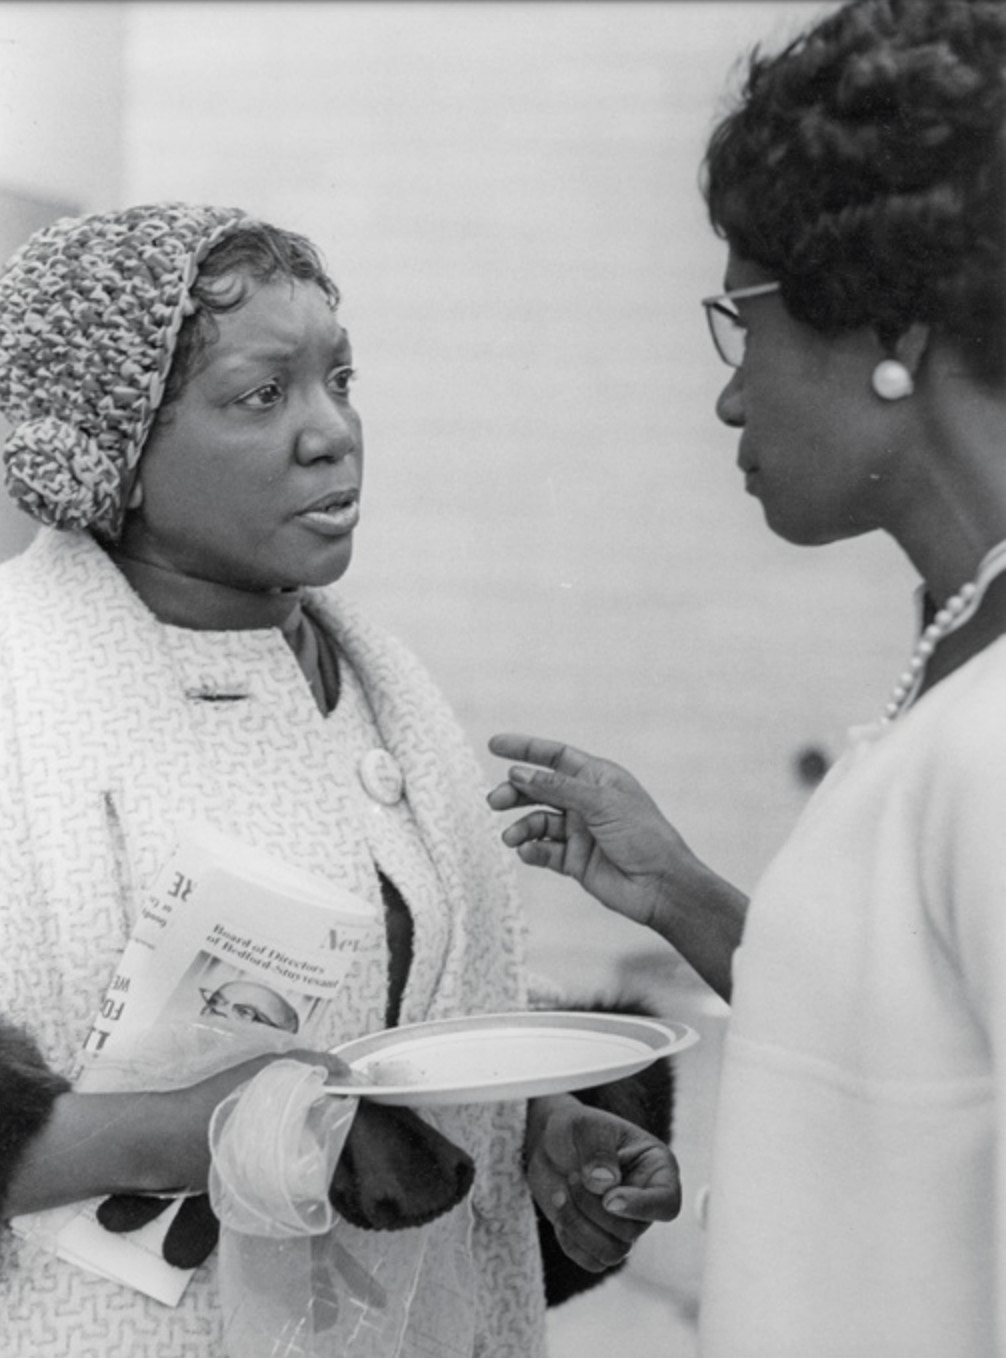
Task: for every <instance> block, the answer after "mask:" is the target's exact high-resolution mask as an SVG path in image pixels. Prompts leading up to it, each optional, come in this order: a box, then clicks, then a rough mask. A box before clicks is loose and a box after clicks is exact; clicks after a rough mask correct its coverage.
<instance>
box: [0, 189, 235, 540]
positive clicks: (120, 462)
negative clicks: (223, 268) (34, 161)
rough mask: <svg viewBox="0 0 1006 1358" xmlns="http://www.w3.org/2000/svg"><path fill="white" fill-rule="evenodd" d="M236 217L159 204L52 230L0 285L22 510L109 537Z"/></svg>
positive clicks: (1, 363)
mask: <svg viewBox="0 0 1006 1358" xmlns="http://www.w3.org/2000/svg"><path fill="white" fill-rule="evenodd" d="M249 220H250V219H249V218H248V217H247V216H246V215H245V214H244V213H243V212H241V211H240V210H239V209H237V208H215V207H195V206H191V205H189V204H186V203H160V204H156V205H154V206H148V207H132V208H128V209H126V210H124V211H121V212H107V213H103V214H92V215H89V216H85V217H63V218H61V219H60V220H59V221H57V222H54V223H52V224H51V225H49V226H46V227H44V228H43V229H42V230H41V231H37V232H36V233H35V234H34V235H33V236H31V237H30V238H29V240H28V241H27V242H26V243H25V244H24V245H23V246H22V247H21V248H20V249H19V250H18V251H17V252H16V253H15V254H14V255H13V257H12V258H11V260H10V261H9V263H8V264H7V266H6V268H5V269H4V271H3V273H2V274H0V412H2V413H3V414H4V415H5V416H6V418H7V419H8V420H9V421H10V423H11V424H12V425H13V430H12V432H11V434H10V437H9V438H8V440H7V443H6V446H5V448H4V453H3V458H4V467H5V472H6V481H7V489H8V491H9V492H10V494H11V495H12V496H13V498H14V499H15V500H16V501H17V503H18V504H19V505H20V506H21V508H22V509H24V510H26V511H27V513H29V514H31V515H33V516H34V517H35V518H36V519H40V520H41V521H42V522H43V523H47V524H53V525H55V526H56V527H57V528H90V529H95V530H97V531H98V532H99V533H101V534H103V535H105V536H106V537H110V538H116V537H118V535H119V532H120V530H121V527H122V520H123V517H124V514H125V501H126V496H127V494H128V489H129V486H130V484H131V482H132V472H133V469H134V468H135V466H136V464H137V462H138V461H139V459H140V454H141V452H142V451H143V445H144V442H145V440H146V438H147V435H148V434H149V432H150V428H151V425H152V424H153V421H154V416H155V415H156V413H157V408H158V406H159V405H160V402H161V398H162V396H163V394H164V384H165V381H166V379H167V375H168V369H169V368H170V366H171V360H172V357H173V355H174V352H175V345H176V343H177V340H178V332H179V329H180V328H181V325H182V322H183V321H184V319H185V317H186V316H188V315H191V314H192V311H193V309H194V308H193V305H192V302H191V300H190V298H189V290H190V289H191V287H192V284H193V282H194V281H195V278H196V273H197V271H198V267H199V264H200V262H201V260H202V259H203V258H204V257H205V255H206V253H207V251H208V250H209V249H210V247H211V246H213V245H215V244H216V242H217V241H219V240H220V239H221V238H222V237H224V236H226V235H228V234H229V233H230V232H232V231H233V230H234V229H235V228H236V227H238V226H240V225H242V224H243V223H245V222H247V221H249Z"/></svg>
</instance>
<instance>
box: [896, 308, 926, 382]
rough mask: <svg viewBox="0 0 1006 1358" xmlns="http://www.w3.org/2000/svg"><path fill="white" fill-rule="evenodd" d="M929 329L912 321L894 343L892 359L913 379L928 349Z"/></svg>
mask: <svg viewBox="0 0 1006 1358" xmlns="http://www.w3.org/2000/svg"><path fill="white" fill-rule="evenodd" d="M930 337H931V332H930V328H929V326H928V325H924V324H923V323H922V322H921V321H913V322H912V324H911V325H910V326H909V327H908V329H907V330H906V331H904V332H903V334H901V335H899V336H898V339H897V340H896V341H895V344H894V350H893V352H892V354H891V357H892V358H895V359H897V360H898V362H899V363H900V364H902V366H903V367H905V368H907V369H908V371H909V372H910V373H911V375H912V376H913V377H916V376H918V372H919V368H920V367H921V366H922V360H923V358H924V357H925V355H926V350H927V349H928V348H929V340H930Z"/></svg>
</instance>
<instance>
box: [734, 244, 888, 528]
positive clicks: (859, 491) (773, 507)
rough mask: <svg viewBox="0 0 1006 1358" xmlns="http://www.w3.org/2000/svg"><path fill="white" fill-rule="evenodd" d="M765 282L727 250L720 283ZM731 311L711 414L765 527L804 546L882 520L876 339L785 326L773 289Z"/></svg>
mask: <svg viewBox="0 0 1006 1358" xmlns="http://www.w3.org/2000/svg"><path fill="white" fill-rule="evenodd" d="M767 281H769V276H768V275H767V274H766V272H765V271H764V270H763V269H761V268H760V267H759V266H758V265H756V264H751V263H749V262H747V261H745V260H743V259H741V258H740V257H738V256H737V255H735V254H733V253H731V255H730V260H729V265H728V268H727V274H726V281H725V287H727V288H747V287H751V286H756V285H758V284H761V283H764V282H767ZM737 312H738V315H739V316H740V319H741V322H742V324H743V326H744V328H745V331H746V345H745V352H744V360H743V363H742V365H741V367H739V368H737V369H736V370H735V371H734V374H733V376H732V377H731V379H730V380H729V382H728V383H727V385H726V387H724V389H723V391H722V393H721V394H720V397H719V400H718V401H717V404H716V412H717V414H718V416H719V418H720V419H721V420H722V421H723V422H724V424H727V425H730V426H731V428H734V429H737V430H738V432H739V446H738V452H737V465H738V467H739V468H740V470H741V471H742V472H743V474H744V484H745V489H746V490H747V492H748V494H750V495H753V496H755V497H756V498H757V499H758V500H759V501H760V502H761V506H762V509H763V511H764V514H765V519H766V522H767V523H768V525H769V527H770V528H772V529H773V530H774V531H775V532H776V533H778V534H779V536H780V537H782V538H785V539H786V540H787V541H788V542H793V543H797V544H801V545H805V546H810V545H814V544H820V543H826V542H834V541H837V540H839V539H841V538H848V537H855V536H857V535H859V534H861V533H866V532H869V531H871V530H872V529H874V528H878V527H882V526H883V525H884V524H885V523H887V522H889V521H891V520H892V518H893V517H894V516H895V515H896V513H897V504H896V500H897V496H898V490H897V487H898V484H899V483H898V480H897V475H898V468H897V462H898V456H899V449H898V445H897V443H896V442H895V441H894V440H893V439H892V436H891V429H890V420H889V419H884V416H885V415H888V414H889V412H887V411H885V410H884V408H883V405H882V403H880V402H878V401H877V399H876V397H875V395H874V393H873V391H872V387H871V375H872V372H873V369H874V367H875V366H876V364H877V363H878V362H879V361H880V359H882V358H883V357H884V351H883V350H882V349H881V347H880V345H879V341H878V340H877V338H876V336H875V335H874V334H873V333H872V331H869V330H866V329H863V330H856V331H850V332H848V333H846V334H842V335H838V336H825V335H823V334H820V333H819V332H817V331H815V330H812V329H811V328H810V327H809V326H807V325H803V324H801V323H800V322H799V321H797V320H795V319H794V318H793V317H792V316H791V315H790V314H789V312H788V311H787V310H786V307H785V305H784V303H783V301H782V299H781V297H780V296H779V295H778V294H777V293H773V294H769V295H767V296H759V297H751V298H746V299H744V300H738V302H737ZM892 502H895V503H892Z"/></svg>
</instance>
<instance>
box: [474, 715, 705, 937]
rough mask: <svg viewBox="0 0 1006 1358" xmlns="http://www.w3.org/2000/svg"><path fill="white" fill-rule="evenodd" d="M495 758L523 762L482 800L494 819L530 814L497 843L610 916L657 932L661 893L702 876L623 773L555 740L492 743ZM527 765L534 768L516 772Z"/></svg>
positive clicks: (500, 738)
mask: <svg viewBox="0 0 1006 1358" xmlns="http://www.w3.org/2000/svg"><path fill="white" fill-rule="evenodd" d="M489 748H490V750H491V751H492V753H493V754H496V755H499V756H501V757H502V758H504V759H510V760H516V761H521V762H520V764H516V765H515V766H514V767H512V768H510V770H509V771H508V774H507V779H506V781H505V782H503V783H501V784H500V785H499V786H498V787H496V788H494V789H493V791H492V792H491V793H490V794H489V798H488V801H489V805H490V806H491V807H492V809H493V810H494V811H513V810H520V809H523V808H527V807H534V809H533V810H531V811H529V812H528V814H526V815H523V816H522V817H521V818H520V819H519V820H516V821H514V822H513V823H512V824H511V825H510V826H508V827H507V829H506V831H505V832H504V835H503V841H504V843H505V844H507V845H509V846H510V847H511V848H513V849H516V850H517V853H518V854H519V855H520V857H521V859H522V860H523V861H524V862H525V863H529V864H531V865H532V866H535V867H544V868H550V869H551V870H552V871H553V872H560V873H562V874H564V875H565V876H567V877H574V878H575V879H576V880H577V881H578V882H579V883H580V885H581V886H583V887H584V889H585V890H587V891H589V892H590V893H591V895H592V896H596V897H597V899H598V900H599V901H600V902H601V903H602V904H603V905H606V906H608V907H609V908H610V909H612V910H616V911H618V912H619V913H620V914H624V915H626V916H628V917H629V918H630V919H633V920H636V921H637V922H638V923H640V924H647V925H651V926H653V927H656V925H657V921H658V918H659V914H660V910H661V906H662V902H663V901H664V900H665V898H666V896H667V895H668V892H672V891H674V890H675V889H676V888H679V886H680V887H684V888H686V887H687V884H688V880H689V876H690V875H691V874H694V873H696V872H700V871H701V870H702V865H701V864H700V863H699V861H698V860H697V859H696V858H695V856H694V854H692V852H691V850H690V849H689V848H688V846H687V845H686V844H685V842H684V840H683V839H682V838H681V836H680V835H679V834H678V832H677V831H676V830H675V829H674V827H673V826H672V825H671V824H670V823H669V822H668V821H667V820H666V818H665V817H664V815H663V813H662V812H661V810H660V808H659V807H658V806H657V804H656V802H655V801H654V800H653V798H652V797H651V796H650V795H649V793H648V792H647V791H646V789H645V788H643V787H642V786H641V784H640V783H639V782H638V781H637V780H636V779H635V778H634V777H633V775H632V774H631V773H629V772H628V770H626V769H624V768H622V767H621V766H620V765H618V764H615V763H612V762H611V761H610V760H607V759H601V758H599V757H598V756H597V755H591V754H587V753H585V752H584V751H583V750H577V749H575V748H574V747H573V746H571V745H566V744H563V743H561V742H559V741H555V740H542V739H539V738H536V737H532V736H524V735H512V734H509V735H495V736H493V737H492V739H491V740H490V742H489ZM521 764H523V765H525V766H526V765H531V766H532V767H530V768H528V767H521Z"/></svg>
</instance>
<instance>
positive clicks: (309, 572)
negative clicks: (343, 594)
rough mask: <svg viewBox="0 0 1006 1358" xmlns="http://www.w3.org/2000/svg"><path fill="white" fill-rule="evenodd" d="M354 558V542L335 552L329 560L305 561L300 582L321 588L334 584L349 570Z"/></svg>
mask: <svg viewBox="0 0 1006 1358" xmlns="http://www.w3.org/2000/svg"><path fill="white" fill-rule="evenodd" d="M352 558H353V548H352V544H349V545H348V546H346V547H344V548H343V550H342V551H341V552H339V553H338V554H335V553H333V554H332V555H331V556H330V557H329V558H328V560H321V561H312V562H309V563H305V566H304V569H303V571H302V572H301V575H300V579H299V581H298V583H299V584H301V585H310V586H312V587H313V588H315V589H321V588H322V587H323V586H325V585H334V584H335V582H336V581H337V580H341V579H342V577H343V576H344V575H345V574H346V572H347V571H348V570H349V566H350V562H351V561H352Z"/></svg>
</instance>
